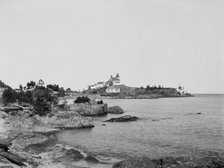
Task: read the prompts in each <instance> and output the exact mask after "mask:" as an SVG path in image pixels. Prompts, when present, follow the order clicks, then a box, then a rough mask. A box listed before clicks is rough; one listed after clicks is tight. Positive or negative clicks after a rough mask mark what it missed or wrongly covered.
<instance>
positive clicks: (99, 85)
mask: <svg viewBox="0 0 224 168" xmlns="http://www.w3.org/2000/svg"><path fill="white" fill-rule="evenodd" d="M104 86H105V83H104V82H98V83H97V84H94V85H90V86H89V88H90V89H98V88H102V87H104Z"/></svg>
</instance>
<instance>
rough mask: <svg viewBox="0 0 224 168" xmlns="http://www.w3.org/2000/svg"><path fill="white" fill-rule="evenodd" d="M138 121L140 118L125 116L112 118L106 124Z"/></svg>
mask: <svg viewBox="0 0 224 168" xmlns="http://www.w3.org/2000/svg"><path fill="white" fill-rule="evenodd" d="M136 120H138V117H136V116H131V115H125V116H121V117H118V118H111V119H109V120H106V121H105V122H127V121H136Z"/></svg>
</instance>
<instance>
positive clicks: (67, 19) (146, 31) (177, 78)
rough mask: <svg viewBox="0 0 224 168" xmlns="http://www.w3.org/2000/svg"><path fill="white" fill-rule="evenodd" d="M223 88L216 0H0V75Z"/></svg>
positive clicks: (63, 82)
mask: <svg viewBox="0 0 224 168" xmlns="http://www.w3.org/2000/svg"><path fill="white" fill-rule="evenodd" d="M116 73H119V74H120V77H121V82H122V83H123V84H125V85H128V86H146V85H148V84H149V85H163V86H164V87H178V86H179V85H181V86H184V87H185V89H186V90H187V91H188V92H190V93H224V1H223V0H0V80H2V81H4V82H5V83H6V84H8V85H10V86H12V87H14V88H18V87H19V84H22V85H25V84H26V83H27V82H28V81H30V80H34V81H38V80H39V79H40V78H42V79H43V80H44V81H45V83H50V84H59V85H60V86H63V87H64V88H68V87H70V88H72V89H74V90H82V89H84V88H87V86H88V85H91V84H94V83H96V82H99V81H106V80H108V79H109V77H110V75H115V74H116Z"/></svg>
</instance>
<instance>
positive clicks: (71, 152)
mask: <svg viewBox="0 0 224 168" xmlns="http://www.w3.org/2000/svg"><path fill="white" fill-rule="evenodd" d="M65 155H66V156H68V157H70V158H72V159H73V160H75V161H77V160H81V159H84V156H83V155H82V154H81V152H80V151H78V150H75V149H68V150H66V152H65Z"/></svg>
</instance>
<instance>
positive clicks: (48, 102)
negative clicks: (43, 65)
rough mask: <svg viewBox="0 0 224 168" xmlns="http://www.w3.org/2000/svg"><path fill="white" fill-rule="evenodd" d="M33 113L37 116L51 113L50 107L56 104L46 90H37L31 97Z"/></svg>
mask: <svg viewBox="0 0 224 168" xmlns="http://www.w3.org/2000/svg"><path fill="white" fill-rule="evenodd" d="M33 99H34V101H33V105H34V113H35V114H37V115H39V116H45V115H46V114H48V113H50V112H51V111H52V107H53V106H54V105H56V104H57V97H55V96H54V95H53V93H52V91H50V90H49V89H48V88H44V87H41V88H37V89H36V90H35V91H34V95H33Z"/></svg>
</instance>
